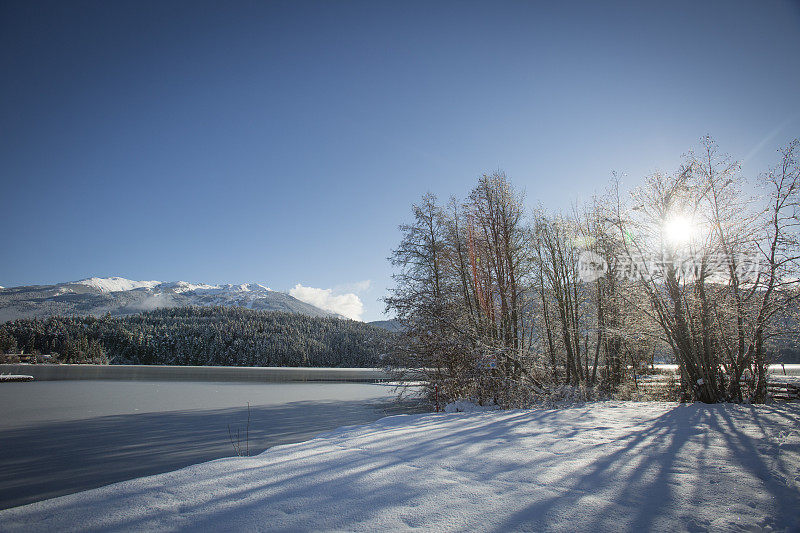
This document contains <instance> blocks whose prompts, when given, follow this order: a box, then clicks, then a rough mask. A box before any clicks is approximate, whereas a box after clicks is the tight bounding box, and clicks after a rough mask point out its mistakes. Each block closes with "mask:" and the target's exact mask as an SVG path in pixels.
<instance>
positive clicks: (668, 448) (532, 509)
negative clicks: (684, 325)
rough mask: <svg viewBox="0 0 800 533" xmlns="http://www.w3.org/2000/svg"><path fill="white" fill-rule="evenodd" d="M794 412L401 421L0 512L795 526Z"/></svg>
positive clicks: (8, 516) (94, 526)
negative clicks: (254, 455)
mask: <svg viewBox="0 0 800 533" xmlns="http://www.w3.org/2000/svg"><path fill="white" fill-rule="evenodd" d="M798 420H800V406H798V405H797V404H794V405H791V404H785V405H778V406H776V405H766V406H733V405H703V404H691V405H679V404H674V403H622V402H619V403H612V402H598V403H592V404H586V405H583V406H575V407H569V408H563V409H548V410H545V409H542V410H526V411H490V412H477V413H467V414H465V413H457V414H428V415H399V416H392V417H387V418H383V419H381V420H379V421H377V422H375V423H372V424H369V425H365V426H353V427H344V428H340V429H339V430H336V431H334V432H331V433H328V434H324V435H321V436H319V437H317V438H315V439H312V440H309V441H306V442H303V443H299V444H293V445H287V446H278V447H275V448H272V449H270V450H267V451H266V452H264V453H263V454H261V455H258V456H256V457H250V458H230V459H220V460H217V461H212V462H209V463H203V464H199V465H195V466H192V467H189V468H185V469H182V470H178V471H175V472H170V473H167V474H161V475H157V476H152V477H146V478H140V479H135V480H131V481H126V482H122V483H117V484H114V485H110V486H107V487H103V488H100V489H95V490H91V491H86V492H82V493H78V494H73V495H69V496H64V497H61V498H56V499H52V500H47V501H44V502H39V503H34V504H31V505H28V506H24V507H17V508H14V509H9V510H6V511H2V512H0V530H3V531H76V530H81V531H101V530H102V531H106V530H112V531H122V530H126V531H127V530H221V531H259V530H275V531H287V530H293V531H297V530H348V531H374V530H414V529H419V530H425V531H429V530H433V531H464V530H470V531H477V530H480V531H509V530H535V531H651V530H661V531H665V530H668V531H697V530H709V531H741V530H759V531H797V530H798V529H799V528H800V513H799V512H798V508H800V507H798V503H800V424H798Z"/></svg>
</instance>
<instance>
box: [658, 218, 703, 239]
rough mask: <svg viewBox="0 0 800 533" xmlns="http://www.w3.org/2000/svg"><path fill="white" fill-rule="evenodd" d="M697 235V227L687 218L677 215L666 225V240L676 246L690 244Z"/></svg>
mask: <svg viewBox="0 0 800 533" xmlns="http://www.w3.org/2000/svg"><path fill="white" fill-rule="evenodd" d="M694 233H695V225H694V223H693V222H692V219H690V218H689V217H687V216H684V215H676V216H674V217H672V218H670V219H669V220H667V221H666V222H665V223H664V240H665V241H667V242H668V243H669V244H672V245H674V246H680V245H684V244H687V243H689V242H690V241H691V240H692V237H693V235H694Z"/></svg>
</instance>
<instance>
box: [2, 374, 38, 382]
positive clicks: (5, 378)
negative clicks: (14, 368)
mask: <svg viewBox="0 0 800 533" xmlns="http://www.w3.org/2000/svg"><path fill="white" fill-rule="evenodd" d="M2 381H33V376H27V375H23V374H0V382H2Z"/></svg>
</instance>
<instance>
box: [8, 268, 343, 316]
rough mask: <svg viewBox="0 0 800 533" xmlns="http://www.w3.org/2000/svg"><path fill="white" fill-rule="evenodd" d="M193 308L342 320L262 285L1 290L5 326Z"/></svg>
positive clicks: (97, 282)
mask: <svg viewBox="0 0 800 533" xmlns="http://www.w3.org/2000/svg"><path fill="white" fill-rule="evenodd" d="M190 305H201V306H209V305H222V306H239V307H247V308H250V309H259V310H265V311H286V312H290V313H298V314H303V315H308V316H337V315H334V314H333V313H330V312H328V311H324V310H322V309H320V308H318V307H315V306H313V305H311V304H307V303H305V302H301V301H300V300H298V299H296V298H293V297H292V296H289V295H288V294H286V293H283V292H277V291H273V290H272V289H270V288H269V287H265V286H264V285H260V284H257V283H243V284H241V285H231V284H226V285H210V284H206V283H197V284H194V283H188V282H186V281H171V282H162V281H135V280H130V279H125V278H119V277H111V278H88V279H83V280H80V281H72V282H68V283H59V284H56V285H31V286H24V287H8V288H0V323H2V322H6V321H8V320H14V319H17V318H32V317H47V316H52V315H73V314H75V315H95V316H100V315H105V314H106V313H111V314H112V315H125V314H131V313H138V312H140V311H149V310H151V309H156V308H159V307H187V306H190Z"/></svg>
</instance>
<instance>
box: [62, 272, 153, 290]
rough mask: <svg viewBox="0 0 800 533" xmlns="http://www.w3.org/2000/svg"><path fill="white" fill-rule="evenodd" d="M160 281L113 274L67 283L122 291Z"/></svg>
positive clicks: (144, 286)
mask: <svg viewBox="0 0 800 533" xmlns="http://www.w3.org/2000/svg"><path fill="white" fill-rule="evenodd" d="M160 284H161V282H160V281H155V280H153V281H134V280H132V279H126V278H120V277H118V276H113V277H110V278H86V279H82V280H80V281H74V282H72V283H69V285H86V286H87V287H92V288H95V289H98V290H99V291H101V292H122V291H132V290H134V289H152V288H153V287H155V286H156V285H160Z"/></svg>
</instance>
